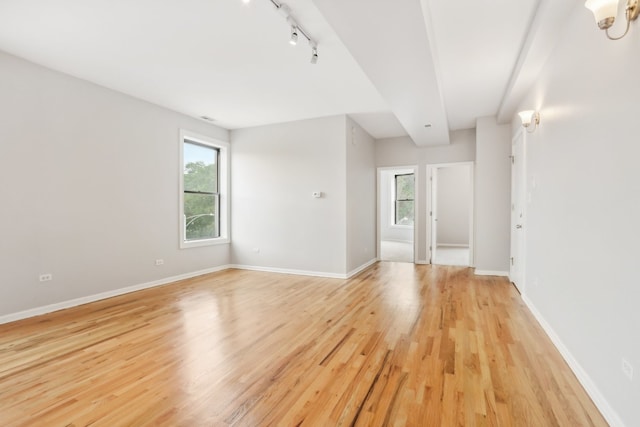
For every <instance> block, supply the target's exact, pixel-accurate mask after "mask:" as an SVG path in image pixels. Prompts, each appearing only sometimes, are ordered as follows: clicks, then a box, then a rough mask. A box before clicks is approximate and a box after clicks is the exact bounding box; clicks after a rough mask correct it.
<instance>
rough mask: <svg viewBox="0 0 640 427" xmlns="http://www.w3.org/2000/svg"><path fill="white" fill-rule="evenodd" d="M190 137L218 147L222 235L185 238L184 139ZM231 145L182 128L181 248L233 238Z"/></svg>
mask: <svg viewBox="0 0 640 427" xmlns="http://www.w3.org/2000/svg"><path fill="white" fill-rule="evenodd" d="M185 139H188V140H190V141H194V142H198V143H201V144H204V145H206V146H209V147H213V148H216V149H218V152H219V156H218V179H219V180H220V182H219V183H218V187H219V190H218V191H219V198H220V212H219V216H220V218H218V221H219V227H220V237H216V238H213V239H202V240H189V241H187V240H186V239H185V230H184V219H183V218H184V212H183V210H184V173H183V168H184V141H185ZM230 151H231V150H230V145H229V143H228V142H225V141H222V140H219V139H215V138H212V137H210V136H206V135H201V134H198V133H195V132H191V131H189V130H185V129H180V167H179V173H178V180H179V186H180V189H179V191H180V197H179V199H180V200H179V204H180V205H179V206H178V209H179V213H178V222H179V228H180V248H181V249H187V248H195V247H200V246H211V245H221V244H226V243H229V242H230V241H231V240H230V238H229V218H230V217H231V206H230V203H229V200H230V192H229V181H230V178H229V176H230V173H229V170H230V164H231V158H230Z"/></svg>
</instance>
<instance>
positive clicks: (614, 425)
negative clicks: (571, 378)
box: [522, 295, 625, 427]
mask: <svg viewBox="0 0 640 427" xmlns="http://www.w3.org/2000/svg"><path fill="white" fill-rule="evenodd" d="M522 300H523V301H524V303H525V304H526V306H527V308H529V311H531V314H533V317H535V318H536V320H537V321H538V323H540V326H542V329H544V331H545V333H546V334H547V336H548V337H549V338H550V339H551V342H552V343H553V345H555V346H556V348H557V349H558V351H559V352H560V354H561V355H562V357H563V358H564V360H565V362H567V364H568V365H569V367H570V368H571V370H572V371H573V373H574V374H575V376H576V377H577V378H578V381H580V384H582V387H584V389H585V391H586V392H587V394H588V395H589V397H591V400H593V403H595V405H596V407H597V408H598V409H599V410H600V412H601V413H602V416H603V417H604V418H605V419H606V420H607V422H608V423H609V425H610V426H611V427H625V425H624V422H623V421H622V419H621V418H620V416H619V415H618V413H617V412H616V411H615V410H614V409H613V407H612V406H611V405H610V404H609V402H608V401H607V399H605V397H604V396H603V395H602V393H601V392H600V390H599V389H598V387H597V386H596V385H595V383H594V382H593V380H591V377H589V374H587V371H585V370H584V369H583V368H582V366H580V364H579V363H578V361H577V360H576V359H575V358H574V357H573V355H572V354H571V352H570V351H569V349H568V348H567V347H566V346H565V345H564V343H563V342H562V340H561V339H560V337H559V336H558V334H556V332H555V331H554V330H553V328H552V327H551V325H549V323H548V322H547V321H546V320H545V318H544V317H543V316H542V314H541V313H540V312H539V311H538V309H537V308H536V306H535V305H534V304H533V302H532V301H531V300H530V299H529V298H527V296H526V295H523V296H522Z"/></svg>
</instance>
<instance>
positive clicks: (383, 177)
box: [380, 169, 414, 243]
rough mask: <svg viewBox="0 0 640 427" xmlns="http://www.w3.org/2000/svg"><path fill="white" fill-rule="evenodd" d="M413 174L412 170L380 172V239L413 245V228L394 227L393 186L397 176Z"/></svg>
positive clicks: (386, 170)
mask: <svg viewBox="0 0 640 427" xmlns="http://www.w3.org/2000/svg"><path fill="white" fill-rule="evenodd" d="M407 173H413V169H384V170H382V171H380V239H381V240H391V241H397V242H409V243H413V231H414V230H413V227H410V226H403V225H400V226H398V225H394V220H395V218H394V216H393V212H394V200H393V194H394V189H393V187H394V185H395V179H394V178H395V176H396V175H398V174H407Z"/></svg>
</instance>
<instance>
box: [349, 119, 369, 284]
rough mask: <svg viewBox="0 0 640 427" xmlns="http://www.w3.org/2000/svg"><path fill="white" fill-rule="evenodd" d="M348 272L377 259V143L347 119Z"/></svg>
mask: <svg viewBox="0 0 640 427" xmlns="http://www.w3.org/2000/svg"><path fill="white" fill-rule="evenodd" d="M345 140H346V153H347V165H346V167H347V272H352V271H354V270H356V269H358V268H359V267H361V266H362V265H364V264H367V263H368V262H370V261H372V260H374V259H376V167H375V163H376V153H375V145H374V140H373V138H372V137H371V135H369V134H368V133H367V132H366V131H365V130H364V129H362V128H361V127H360V125H358V124H357V123H356V122H354V121H353V120H352V119H351V118H349V117H346V138H345Z"/></svg>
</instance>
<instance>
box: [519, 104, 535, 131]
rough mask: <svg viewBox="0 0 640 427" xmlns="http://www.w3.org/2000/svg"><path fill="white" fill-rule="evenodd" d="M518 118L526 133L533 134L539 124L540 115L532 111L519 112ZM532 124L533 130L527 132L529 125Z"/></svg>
mask: <svg viewBox="0 0 640 427" xmlns="http://www.w3.org/2000/svg"><path fill="white" fill-rule="evenodd" d="M518 115H519V116H520V120H521V121H522V126H523V127H524V128H525V129H526V130H527V132H528V133H533V132H535V131H536V128H537V127H538V125H539V124H540V113H538V112H537V111H533V110H527V111H520V112H519V113H518ZM532 123H533V128H532V129H533V130H529V128H530V127H531V124H532Z"/></svg>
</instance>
